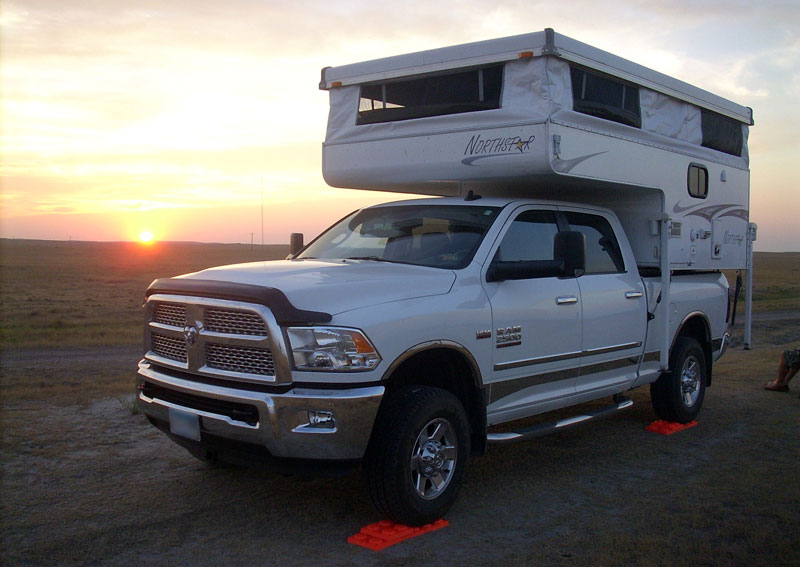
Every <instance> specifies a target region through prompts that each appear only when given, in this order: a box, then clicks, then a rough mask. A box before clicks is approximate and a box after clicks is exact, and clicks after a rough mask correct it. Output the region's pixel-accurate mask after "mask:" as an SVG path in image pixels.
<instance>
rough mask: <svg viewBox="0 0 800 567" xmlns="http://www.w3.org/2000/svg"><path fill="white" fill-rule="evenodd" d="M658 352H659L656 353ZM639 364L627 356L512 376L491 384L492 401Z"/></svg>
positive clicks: (636, 360)
mask: <svg viewBox="0 0 800 567" xmlns="http://www.w3.org/2000/svg"><path fill="white" fill-rule="evenodd" d="M656 354H658V353H656ZM638 364H639V358H638V357H633V358H631V357H625V358H618V359H616V360H608V361H606V362H598V363H597V364H590V365H589V366H584V367H577V366H576V367H575V368H570V369H567V370H558V371H556V372H545V373H543V374H535V375H533V376H526V377H524V378H512V379H511V380H504V381H503V382H495V383H493V384H491V386H492V389H491V392H492V394H491V401H492V402H496V401H497V400H499V399H501V398H505V397H506V396H510V395H511V394H514V393H516V392H519V391H520V390H524V389H525V388H530V387H532V386H540V385H542V384H549V383H550V382H558V381H560V380H571V379H575V378H577V377H578V376H586V375H589V374H596V373H599V372H609V371H611V370H618V369H620V368H627V367H635V366H637V365H638Z"/></svg>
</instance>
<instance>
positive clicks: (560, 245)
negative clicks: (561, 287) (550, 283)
mask: <svg viewBox="0 0 800 567" xmlns="http://www.w3.org/2000/svg"><path fill="white" fill-rule="evenodd" d="M553 257H554V258H556V259H557V260H561V261H563V262H564V272H563V273H562V274H560V275H562V276H563V277H565V278H577V277H580V276H582V275H583V273H584V272H585V271H586V237H585V236H584V235H583V233H582V232H578V231H575V230H564V231H561V232H558V233H557V234H556V237H555V240H554V241H553Z"/></svg>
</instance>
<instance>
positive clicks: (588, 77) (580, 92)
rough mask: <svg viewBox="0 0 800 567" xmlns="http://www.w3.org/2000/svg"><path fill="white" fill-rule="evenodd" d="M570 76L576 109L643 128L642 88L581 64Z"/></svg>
mask: <svg viewBox="0 0 800 567" xmlns="http://www.w3.org/2000/svg"><path fill="white" fill-rule="evenodd" d="M570 76H571V79H572V108H573V110H575V111H576V112H581V113H583V114H590V115H591V116H597V117H598V118H605V119H606V120H612V121H614V122H619V123H620V124H626V125H628V126H633V127H635V128H641V127H642V113H641V109H640V107H639V87H635V86H633V85H629V84H627V83H623V82H621V81H618V80H616V79H613V78H611V77H607V76H605V75H599V74H596V73H590V72H589V71H586V70H584V69H580V68H578V67H570Z"/></svg>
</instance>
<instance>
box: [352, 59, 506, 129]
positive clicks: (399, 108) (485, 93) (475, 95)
mask: <svg viewBox="0 0 800 567" xmlns="http://www.w3.org/2000/svg"><path fill="white" fill-rule="evenodd" d="M502 86H503V66H502V65H492V66H491V67H483V68H481V69H472V70H470V71H459V72H457V73H449V74H446V75H436V76H433V77H425V78H422V79H407V80H400V81H387V82H384V83H379V84H374V85H361V100H360V102H359V105H358V119H357V120H356V123H357V124H375V123H378V122H396V121H399V120H411V119H413V118H425V117H428V116H441V115H445V114H459V113H461V112H475V111H478V110H491V109H494V108H500V91H501V90H502Z"/></svg>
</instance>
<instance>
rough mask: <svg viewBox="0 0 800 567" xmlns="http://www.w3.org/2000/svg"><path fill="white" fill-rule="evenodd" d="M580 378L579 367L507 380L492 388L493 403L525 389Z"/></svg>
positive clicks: (493, 385) (497, 383)
mask: <svg viewBox="0 0 800 567" xmlns="http://www.w3.org/2000/svg"><path fill="white" fill-rule="evenodd" d="M577 377H578V367H577V366H576V367H575V368H570V369H568V370H558V371H556V372H545V373H544V374H535V375H533V376H526V377H524V378H514V379H511V380H505V381H503V382H495V383H493V384H492V385H491V386H492V390H491V391H492V395H491V398H490V399H491V402H496V401H497V400H499V399H500V398H505V397H506V396H510V395H511V394H514V393H516V392H519V391H520V390H524V389H525V388H530V387H532V386H540V385H542V384H549V383H550V382H558V381H560V380H574V379H575V378H577Z"/></svg>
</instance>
